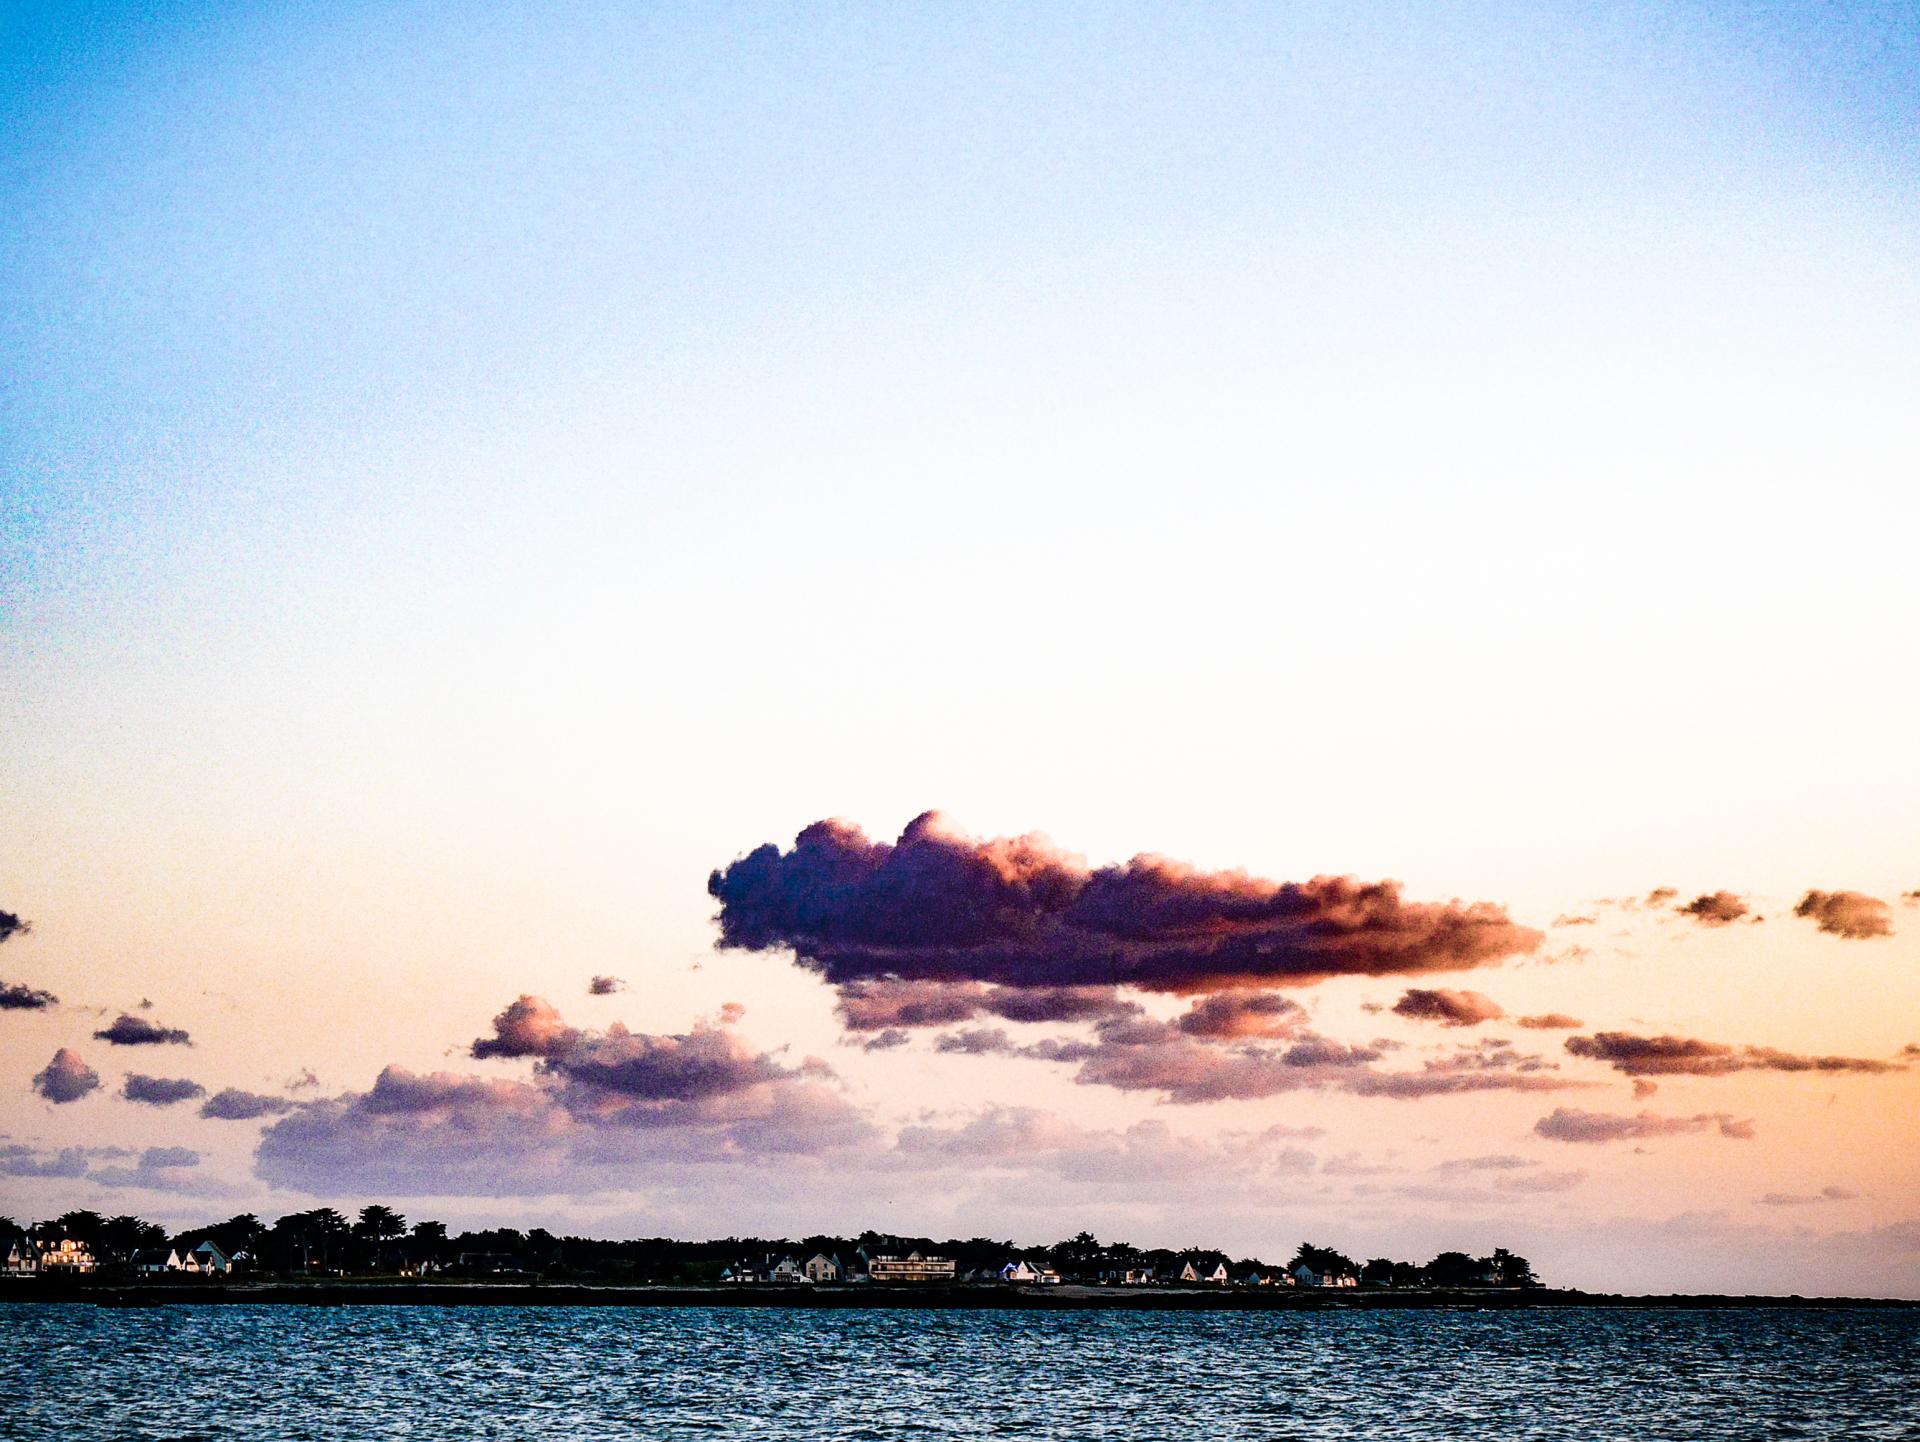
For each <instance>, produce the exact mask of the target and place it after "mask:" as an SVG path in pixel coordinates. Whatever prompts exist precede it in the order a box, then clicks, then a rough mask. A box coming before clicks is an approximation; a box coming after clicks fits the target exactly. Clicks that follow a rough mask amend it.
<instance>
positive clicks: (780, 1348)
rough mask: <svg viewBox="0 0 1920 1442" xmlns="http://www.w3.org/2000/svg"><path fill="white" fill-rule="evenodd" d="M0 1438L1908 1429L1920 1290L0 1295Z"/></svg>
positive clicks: (1763, 1433) (1918, 1434) (1120, 1437)
mask: <svg viewBox="0 0 1920 1442" xmlns="http://www.w3.org/2000/svg"><path fill="white" fill-rule="evenodd" d="M0 1436H3V1437H5V1438H7V1439H9V1442H11V1439H33V1442H38V1439H43V1438H44V1439H59V1442H76V1439H81V1442H87V1439H94V1438H99V1439H113V1442H125V1439H181V1442H184V1439H201V1438H209V1439H211V1438H262V1439H276V1442H303V1439H311V1442H333V1439H341V1442H347V1439H354V1442H359V1439H372V1438H417V1439H436V1442H440V1439H466V1438H499V1439H503V1442H505V1439H511V1442H529V1439H562V1438H564V1439H570V1442H571V1439H583V1442H584V1439H602V1438H605V1439H615V1438H648V1439H653V1438H662V1439H676V1438H728V1439H736V1438H737V1439H761V1438H767V1439H772V1438H781V1439H785V1438H832V1439H867V1438H871V1439H882V1438H885V1439H891V1438H923V1437H925V1438H932V1437H941V1438H944V1437H964V1438H975V1437H977V1438H1008V1437H1046V1438H1054V1437H1058V1438H1091V1439H1112V1442H1149V1439H1162V1438H1165V1439H1174V1438H1179V1439H1192V1438H1198V1439H1214V1438H1243V1437H1244V1438H1274V1439H1282V1438H1301V1439H1320V1438H1475V1439H1477V1438H1498V1439H1502V1442H1505V1439H1515V1438H1541V1439H1547V1438H1554V1439H1562V1438H1564V1439H1568V1442H1574V1439H1578V1442H1601V1439H1613V1438H1618V1439H1622V1442H1627V1439H1632V1442H1644V1439H1649V1438H1685V1439H1711V1442H1727V1439H1745V1438H1753V1439H1763V1438H1764V1439H1778V1438H1802V1437H1813V1438H1836V1439H1841V1438H1844V1439H1850V1442H1863V1439H1880V1438H1887V1439H1894V1438H1901V1439H1913V1438H1920V1311H1913V1310H1906V1311H1811V1310H1800V1309H1787V1308H1741V1309H1716V1310H1711V1311H1704V1310H1703V1311H1684V1310H1666V1309H1646V1310H1639V1309H1632V1308H1604V1309H1599V1308H1596V1309H1581V1308H1567V1309H1553V1310H1544V1309H1543V1310H1538V1311H1525V1310H1523V1311H1501V1312H1491V1311H1489V1312H1480V1311H1447V1310H1429V1311H1354V1312H1211V1313H1209V1312H1182V1313H1165V1312H1091V1311H1079V1312H1074V1311H1064V1312H1029V1311H1005V1312H1001V1311H975V1310H968V1311H940V1310H925V1311H917V1310H916V1311H900V1310H892V1309H887V1310H871V1311H868V1310H860V1309H850V1310H834V1311H830V1312H821V1311H807V1310H792V1309H787V1308H766V1309H759V1308H746V1307H727V1308H712V1309H709V1308H699V1307H674V1308H632V1309H628V1308H616V1307H589V1308H569V1307H529V1308H518V1307H511V1308H510V1307H500V1308H494V1307H444V1308H443V1307H426V1306H419V1307H413V1306H331V1307H303V1306H264V1305H261V1306H252V1305H249V1306H164V1307H152V1308H145V1309H134V1310H125V1309H102V1308H97V1307H94V1306H91V1305H87V1304H40V1303H27V1304H21V1303H13V1304H5V1305H0Z"/></svg>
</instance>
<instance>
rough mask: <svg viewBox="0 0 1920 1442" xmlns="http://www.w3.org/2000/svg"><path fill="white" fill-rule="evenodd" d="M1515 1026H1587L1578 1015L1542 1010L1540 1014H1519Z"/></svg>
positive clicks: (1549, 1028) (1565, 1028)
mask: <svg viewBox="0 0 1920 1442" xmlns="http://www.w3.org/2000/svg"><path fill="white" fill-rule="evenodd" d="M1513 1024H1514V1025H1515V1026H1523V1027H1525V1028H1526V1029H1527V1030H1528V1031H1572V1030H1573V1029H1574V1028H1575V1027H1581V1026H1585V1025H1586V1023H1585V1022H1583V1021H1581V1020H1580V1018H1579V1017H1577V1016H1568V1015H1567V1014H1566V1013H1565V1012H1564V1011H1548V1012H1542V1013H1541V1014H1540V1015H1538V1016H1517V1017H1515V1018H1514V1019H1513Z"/></svg>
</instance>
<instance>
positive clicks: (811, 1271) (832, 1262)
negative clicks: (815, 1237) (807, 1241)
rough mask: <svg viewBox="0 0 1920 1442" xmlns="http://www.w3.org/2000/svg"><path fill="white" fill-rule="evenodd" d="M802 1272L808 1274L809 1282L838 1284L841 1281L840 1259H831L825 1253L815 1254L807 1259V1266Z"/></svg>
mask: <svg viewBox="0 0 1920 1442" xmlns="http://www.w3.org/2000/svg"><path fill="white" fill-rule="evenodd" d="M801 1270H802V1271H804V1272H805V1273H806V1274H807V1280H808V1281H809V1282H813V1283H816V1284H817V1283H820V1282H837V1281H839V1280H840V1259H839V1258H838V1257H829V1256H828V1255H827V1254H826V1253H825V1252H815V1253H814V1254H813V1255H812V1256H811V1257H808V1258H807V1265H806V1266H805V1267H803V1268H802V1269H801Z"/></svg>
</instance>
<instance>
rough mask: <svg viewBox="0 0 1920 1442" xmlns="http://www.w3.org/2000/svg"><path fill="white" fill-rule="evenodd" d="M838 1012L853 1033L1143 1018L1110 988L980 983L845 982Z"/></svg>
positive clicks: (840, 991)
mask: <svg viewBox="0 0 1920 1442" xmlns="http://www.w3.org/2000/svg"><path fill="white" fill-rule="evenodd" d="M838 992H839V1001H838V1003H837V1004H836V1006H835V1008H834V1009H835V1010H836V1011H837V1012H838V1013H839V1015H840V1020H841V1022H842V1024H843V1025H845V1026H846V1028H847V1030H849V1031H884V1030H888V1029H891V1028H896V1027H916V1026H952V1025H954V1024H956V1023H958V1022H963V1021H971V1020H973V1019H974V1018H976V1017H979V1016H997V1017H999V1018H1001V1019H1002V1020H1004V1021H1016V1022H1074V1021H1099V1020H1102V1019H1104V1018H1107V1017H1115V1016H1131V1015H1135V1014H1137V1013H1138V1012H1139V1010H1140V1007H1139V1005H1138V1004H1137V1003H1135V1002H1130V1001H1124V1000H1122V999H1121V998H1120V996H1119V994H1118V993H1117V992H1116V991H1115V989H1114V988H1113V987H1110V986H1042V987H1015V986H983V985H981V984H979V983H977V982H941V981H924V980H921V981H903V980H900V979H898V978H881V979H874V980H866V981H850V982H845V983H842V984H841V985H840V987H839V988H838Z"/></svg>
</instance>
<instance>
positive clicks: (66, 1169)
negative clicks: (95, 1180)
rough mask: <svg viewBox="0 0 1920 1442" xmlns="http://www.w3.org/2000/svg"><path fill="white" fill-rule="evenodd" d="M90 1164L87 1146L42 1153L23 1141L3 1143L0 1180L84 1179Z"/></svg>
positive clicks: (1, 1145)
mask: <svg viewBox="0 0 1920 1442" xmlns="http://www.w3.org/2000/svg"><path fill="white" fill-rule="evenodd" d="M87 1164H88V1163H87V1149H86V1148H85V1147H63V1148H61V1149H60V1150H59V1151H57V1152H43V1151H41V1150H40V1149H39V1148H38V1147H30V1146H27V1145H25V1144H24V1143H21V1142H8V1143H5V1144H0V1177H65V1178H74V1177H84V1176H85V1175H86V1174H87Z"/></svg>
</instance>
